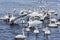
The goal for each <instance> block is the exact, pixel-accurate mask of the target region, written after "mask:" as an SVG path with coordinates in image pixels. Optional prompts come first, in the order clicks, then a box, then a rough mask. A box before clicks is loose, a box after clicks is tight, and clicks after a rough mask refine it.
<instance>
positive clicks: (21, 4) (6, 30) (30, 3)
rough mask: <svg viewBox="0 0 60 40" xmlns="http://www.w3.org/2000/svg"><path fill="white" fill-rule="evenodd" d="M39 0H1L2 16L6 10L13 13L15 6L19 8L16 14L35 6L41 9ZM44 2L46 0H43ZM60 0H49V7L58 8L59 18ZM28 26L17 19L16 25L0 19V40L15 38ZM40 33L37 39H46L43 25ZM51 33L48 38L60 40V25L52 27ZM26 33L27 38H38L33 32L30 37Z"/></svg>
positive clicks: (29, 39) (0, 12)
mask: <svg viewBox="0 0 60 40" xmlns="http://www.w3.org/2000/svg"><path fill="white" fill-rule="evenodd" d="M38 2H39V0H26V1H25V0H0V17H1V16H2V15H3V14H5V13H4V11H7V12H9V13H13V11H12V10H13V8H16V9H17V12H16V14H15V15H17V14H18V13H19V11H20V10H21V9H25V8H30V9H32V8H33V7H35V8H36V9H39V6H40V5H41V4H39V3H38ZM42 2H43V3H45V2H46V1H45V0H43V1H42ZM57 4H59V5H60V1H59V0H57V1H56V0H48V5H47V8H52V9H58V17H57V18H58V19H59V18H60V6H59V5H58V6H57ZM25 26H26V27H27V24H24V26H22V25H21V24H20V21H17V22H16V24H15V25H13V26H10V25H9V24H8V23H6V22H5V21H0V40H14V38H15V36H16V35H18V34H22V28H23V27H25ZM39 28H40V29H39V30H40V33H39V34H38V37H37V40H44V39H45V37H44V33H43V32H42V25H40V26H39ZM50 30H51V35H49V37H48V40H60V26H58V28H50ZM25 34H26V39H25V40H36V36H35V34H34V33H33V32H30V33H29V38H28V36H27V32H25Z"/></svg>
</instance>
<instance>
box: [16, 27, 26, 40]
mask: <svg viewBox="0 0 60 40" xmlns="http://www.w3.org/2000/svg"><path fill="white" fill-rule="evenodd" d="M24 31H25V28H23V29H22V33H23V34H19V35H17V36H16V37H15V38H16V39H19V40H20V39H23V40H24V39H25V38H26V36H25V34H24Z"/></svg>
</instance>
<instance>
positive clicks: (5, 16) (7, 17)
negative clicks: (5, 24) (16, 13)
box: [0, 12, 9, 21]
mask: <svg viewBox="0 0 60 40" xmlns="http://www.w3.org/2000/svg"><path fill="white" fill-rule="evenodd" d="M5 13H6V14H5V15H4V16H3V17H1V18H0V20H4V21H9V15H8V13H7V12H5Z"/></svg>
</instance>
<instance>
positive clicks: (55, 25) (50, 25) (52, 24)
mask: <svg viewBox="0 0 60 40" xmlns="http://www.w3.org/2000/svg"><path fill="white" fill-rule="evenodd" d="M52 13H55V11H54V10H49V11H48V14H49V15H50V23H49V24H48V26H49V27H57V26H58V25H57V24H55V23H51V21H54V22H56V21H57V19H51V14H52Z"/></svg>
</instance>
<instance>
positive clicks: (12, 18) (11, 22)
mask: <svg viewBox="0 0 60 40" xmlns="http://www.w3.org/2000/svg"><path fill="white" fill-rule="evenodd" d="M15 12H16V9H15V8H14V9H13V13H15ZM13 13H12V16H11V17H10V24H13V23H14V22H13V20H14V19H15V18H16V17H14V16H13Z"/></svg>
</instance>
